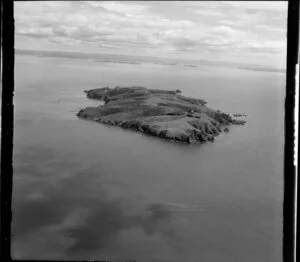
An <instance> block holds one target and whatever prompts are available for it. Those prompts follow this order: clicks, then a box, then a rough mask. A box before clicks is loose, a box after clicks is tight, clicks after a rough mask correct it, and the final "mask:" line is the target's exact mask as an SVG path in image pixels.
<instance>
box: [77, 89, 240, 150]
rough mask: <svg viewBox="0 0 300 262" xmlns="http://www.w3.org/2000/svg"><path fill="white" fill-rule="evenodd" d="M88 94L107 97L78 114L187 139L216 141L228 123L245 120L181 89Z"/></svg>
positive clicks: (186, 140) (113, 123)
mask: <svg viewBox="0 0 300 262" xmlns="http://www.w3.org/2000/svg"><path fill="white" fill-rule="evenodd" d="M85 93H86V94H87V97H88V98H91V99H97V100H99V101H104V105H99V106H98V107H86V108H84V109H82V110H80V111H79V112H78V114H77V116H78V117H80V118H84V119H89V120H93V121H97V122H100V123H103V124H107V125H115V126H120V127H122V128H126V129H133V130H136V131H138V132H142V133H145V134H149V135H152V136H156V137H159V138H163V139H168V140H172V141H178V142H184V143H190V144H191V143H196V142H206V141H214V137H215V136H217V135H218V134H219V133H220V132H222V131H225V132H227V131H228V125H230V124H237V125H243V124H245V121H244V120H237V119H233V118H232V117H231V116H230V115H229V114H226V113H223V112H221V111H219V110H213V109H211V108H209V107H207V102H206V101H204V100H203V99H196V98H191V97H185V96H182V95H181V91H180V90H174V91H173V90H158V89H147V88H145V87H139V86H133V87H115V88H109V87H104V88H98V89H92V90H88V91H85Z"/></svg>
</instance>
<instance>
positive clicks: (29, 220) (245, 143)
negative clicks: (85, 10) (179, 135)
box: [12, 55, 285, 262]
mask: <svg viewBox="0 0 300 262" xmlns="http://www.w3.org/2000/svg"><path fill="white" fill-rule="evenodd" d="M107 85H108V86H110V87H114V86H117V85H118V86H130V85H139V86H145V87H148V88H159V89H174V90H176V89H180V90H182V91H183V95H187V96H193V97H199V98H203V99H205V100H206V101H207V102H208V106H210V107H212V108H215V109H220V110H222V111H225V112H228V113H246V114H248V117H247V118H246V120H247V124H246V125H245V126H232V127H230V132H229V133H224V134H221V135H220V136H218V137H217V138H216V140H215V142H214V143H206V144H201V145H182V144H178V143H171V142H167V141H163V140H160V139H157V138H154V137H150V136H146V135H143V134H140V133H136V132H132V131H129V130H123V129H120V128H118V127H111V126H105V125H102V124H98V123H94V122H91V121H86V120H82V119H78V118H77V117H76V113H77V112H78V110H80V109H81V108H83V107H85V106H95V105H98V104H99V102H97V101H95V100H89V99H87V98H86V96H85V94H84V92H83V91H84V90H87V89H92V88H97V87H103V86H107ZM284 96H285V75H284V74H282V73H278V72H261V71H254V70H244V69H237V68H227V67H225V66H222V67H221V66H219V67H216V66H214V67H211V66H208V65H202V66H201V65H199V66H198V67H183V66H172V65H163V64H149V63H141V64H122V63H120V64H119V63H101V62H96V61H93V60H89V59H85V60H83V59H67V58H62V57H59V58H58V57H56V58H51V57H34V56H30V55H26V56H25V55H16V64H15V97H14V103H15V131H14V159H13V161H14V187H13V237H12V244H13V247H12V254H13V257H14V258H17V259H64V260H74V259H75V260H87V259H97V260H104V259H106V260H108V259H110V260H112V261H125V260H126V259H127V260H128V259H132V260H136V261H188V262H194V261H205V262H206V261H228V262H229V261H230V262H232V261H255V262H259V261H261V262H266V261H270V262H271V261H272V262H273V261H275V262H276V261H282V259H281V248H282V203H283V145H284Z"/></svg>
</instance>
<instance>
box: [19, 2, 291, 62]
mask: <svg viewBox="0 0 300 262" xmlns="http://www.w3.org/2000/svg"><path fill="white" fill-rule="evenodd" d="M14 5H15V48H16V49H26V50H57V51H72V52H76V51H78V52H86V53H108V54H125V55H141V56H145V55H146V56H156V57H169V58H179V59H205V60H209V61H227V62H242V63H250V64H258V65H268V66H274V67H278V68H284V67H285V61H286V60H285V59H286V31H287V30H286V29H287V2H285V1H257V2H256V1H249V2H247V1H120V2H116V1H82V2H81V1H59V2H55V1H45V2H44V1H43V2H38V1H37V2H30V1H26V2H15V3H14Z"/></svg>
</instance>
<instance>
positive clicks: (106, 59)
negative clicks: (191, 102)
mask: <svg viewBox="0 0 300 262" xmlns="http://www.w3.org/2000/svg"><path fill="white" fill-rule="evenodd" d="M15 53H16V54H18V55H33V56H37V57H57V58H59V57H62V58H70V59H89V60H92V61H95V62H102V63H121V64H133V65H138V64H141V63H142V62H144V63H152V64H161V65H170V66H175V65H181V66H183V67H197V66H198V65H206V66H223V67H233V68H237V69H243V70H255V71H263V72H280V73H285V69H282V68H276V67H271V66H268V67H267V66H262V65H254V64H246V63H234V62H221V61H208V60H186V59H185V60H183V59H174V58H161V57H153V56H135V55H119V54H118V55H116V54H100V53H83V52H66V51H63V52H62V51H46V50H22V49H15Z"/></svg>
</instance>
